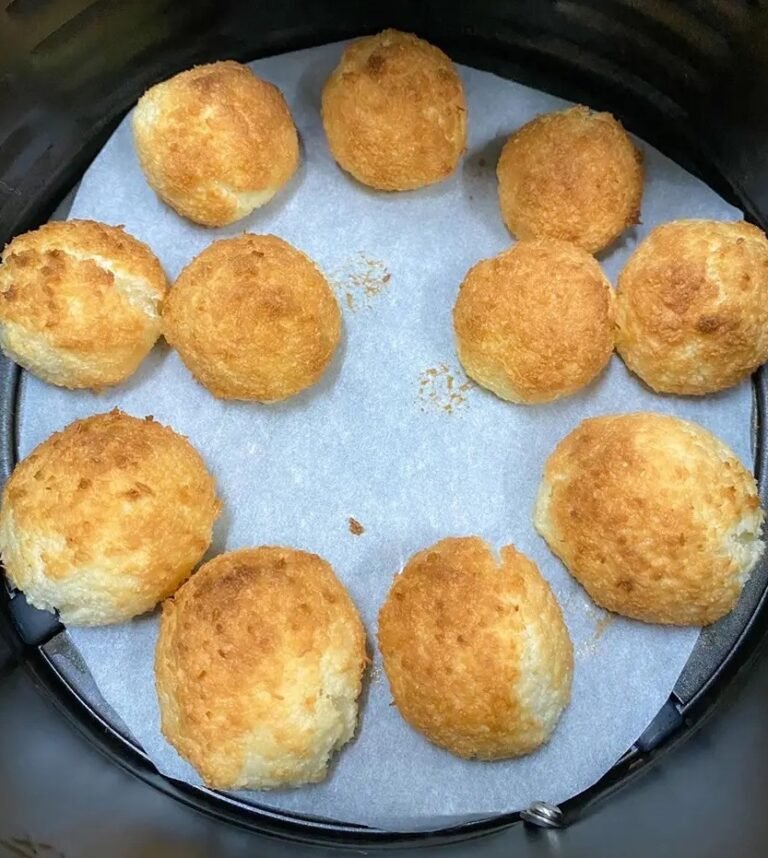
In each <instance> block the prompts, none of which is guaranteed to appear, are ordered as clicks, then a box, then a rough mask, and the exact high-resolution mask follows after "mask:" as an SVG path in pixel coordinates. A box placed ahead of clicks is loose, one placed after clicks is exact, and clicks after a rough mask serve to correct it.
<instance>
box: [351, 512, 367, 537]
mask: <svg viewBox="0 0 768 858" xmlns="http://www.w3.org/2000/svg"><path fill="white" fill-rule="evenodd" d="M349 532H350V533H351V534H352V535H353V536H361V535H362V534H363V533H365V528H364V527H363V525H362V524H360V522H359V521H358V520H357V519H356V518H352V516H350V517H349Z"/></svg>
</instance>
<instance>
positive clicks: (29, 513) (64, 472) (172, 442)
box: [0, 410, 220, 626]
mask: <svg viewBox="0 0 768 858" xmlns="http://www.w3.org/2000/svg"><path fill="white" fill-rule="evenodd" d="M219 509H220V504H219V502H218V501H217V499H216V487H215V485H214V482H213V478H212V477H211V475H210V474H209V473H208V471H207V470H206V467H205V464H204V462H203V460H202V459H201V458H200V456H199V454H198V453H197V451H196V450H195V449H194V447H193V446H192V445H191V444H190V443H189V442H188V441H187V439H186V438H184V437H183V436H181V435H177V434H176V433H175V432H174V431H173V430H172V429H169V428H167V427H165V426H162V425H161V424H160V423H157V422H155V421H154V420H153V419H152V418H151V417H147V418H145V419H143V420H141V419H139V418H137V417H131V416H129V415H128V414H123V413H122V412H121V411H117V410H115V411H111V412H109V413H108V414H97V415H95V416H93V417H88V418H86V419H85V420H77V421H75V422H74V423H71V424H70V425H69V426H67V427H66V429H64V430H62V431H61V432H56V433H55V434H54V435H51V437H50V438H48V440H46V441H44V442H43V443H42V444H40V445H39V446H38V447H37V448H35V450H34V451H33V452H32V453H30V454H29V456H27V458H26V459H24V460H23V461H21V462H19V464H18V465H16V467H15V469H14V471H13V473H12V474H11V477H10V479H9V480H8V482H7V483H6V485H5V491H4V492H3V502H2V509H1V510H0V553H1V554H2V559H3V564H4V566H5V571H6V574H7V575H8V578H9V579H10V581H11V583H12V584H13V585H14V586H16V587H18V588H19V589H20V590H23V591H24V594H25V595H26V597H27V601H28V602H30V603H31V604H32V605H34V606H35V607H37V608H42V609H43V610H48V611H53V610H58V612H59V614H60V616H61V620H62V622H64V623H65V624H67V625H80V626H98V625H104V624H106V623H119V622H123V621H125V620H129V619H130V618H131V617H134V616H137V615H138V614H142V613H144V612H145V611H149V610H151V609H152V608H154V606H155V605H156V604H157V603H158V602H160V601H161V600H162V599H164V598H165V597H166V596H169V595H170V594H171V593H173V591H174V590H175V589H176V588H177V587H178V586H179V584H181V582H182V581H183V580H184V579H185V578H186V577H187V576H188V575H189V574H190V572H191V571H192V569H193V567H194V566H195V564H196V563H198V562H199V561H200V559H201V558H202V556H203V554H204V553H205V551H206V550H207V548H208V546H209V545H210V542H211V531H212V528H213V523H214V521H215V520H216V517H217V516H218V514H219Z"/></svg>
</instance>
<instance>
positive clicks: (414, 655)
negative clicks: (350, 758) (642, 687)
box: [379, 536, 573, 760]
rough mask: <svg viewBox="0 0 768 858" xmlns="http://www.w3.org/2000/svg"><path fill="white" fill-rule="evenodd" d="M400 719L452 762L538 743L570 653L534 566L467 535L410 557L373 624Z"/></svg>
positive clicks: (566, 691)
mask: <svg viewBox="0 0 768 858" xmlns="http://www.w3.org/2000/svg"><path fill="white" fill-rule="evenodd" d="M379 647H380V648H381V652H382V655H383V657H384V669H385V671H386V673H387V678H388V679H389V684H390V687H391V689H392V694H393V696H394V699H395V704H396V705H397V708H398V710H399V711H400V714H401V715H402V716H403V718H405V720H406V721H407V722H408V723H409V724H410V725H411V726H412V727H414V728H415V729H416V730H418V731H419V732H421V733H423V734H424V735H425V736H426V737H427V739H429V740H430V741H431V742H434V743H435V744H436V745H440V746H441V747H443V748H446V749H447V750H449V751H451V752H452V753H454V754H457V755H458V756H460V757H474V758H477V759H481V760H498V759H504V758H507V757H516V756H520V755H522V754H528V753H530V752H531V751H534V750H535V749H536V748H538V747H539V746H540V745H542V744H543V743H544V742H546V741H547V739H548V738H549V737H550V735H551V734H552V731H553V730H554V729H555V725H556V724H557V722H558V720H559V718H560V715H561V713H562V711H563V709H564V708H565V707H566V706H567V705H568V702H569V700H570V693H571V675H572V671H573V650H572V646H571V640H570V638H569V636H568V630H567V628H566V626H565V623H564V622H563V617H562V614H561V612H560V607H559V605H558V604H557V601H556V600H555V597H554V596H553V595H552V592H551V590H550V588H549V585H548V584H547V582H546V581H545V580H544V579H543V578H542V577H541V574H540V573H539V570H538V569H537V568H536V565H535V564H534V563H533V562H532V561H530V560H529V559H528V558H527V557H525V556H524V555H523V554H521V553H520V552H519V551H517V550H516V549H515V548H514V547H513V546H511V545H507V546H506V547H504V548H502V549H501V551H500V554H499V556H496V555H495V553H494V552H493V551H492V550H491V549H490V547H489V546H488V545H487V543H485V542H484V541H483V540H482V539H480V538H479V537H476V536H472V537H464V538H451V539H443V540H442V541H441V542H438V543H437V544H435V545H433V546H432V547H430V548H427V549H425V550H424V551H420V552H419V553H418V554H415V555H414V556H413V557H412V558H411V559H410V560H409V561H408V563H407V564H406V566H405V568H404V569H403V571H402V572H401V573H400V574H399V575H398V576H397V577H396V578H395V581H394V583H393V585H392V588H391V590H390V591H389V595H388V596H387V600H386V602H385V603H384V605H383V606H382V608H381V611H380V613H379Z"/></svg>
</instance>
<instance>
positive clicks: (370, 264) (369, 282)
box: [329, 250, 392, 313]
mask: <svg viewBox="0 0 768 858" xmlns="http://www.w3.org/2000/svg"><path fill="white" fill-rule="evenodd" d="M329 279H330V281H331V283H332V284H333V286H334V288H335V289H336V292H337V294H338V295H339V297H340V298H342V299H343V300H344V303H345V304H346V306H347V309H349V310H350V311H351V312H353V313H356V312H357V311H358V310H362V309H368V308H370V306H371V304H372V302H373V300H374V299H375V298H376V296H377V295H379V294H380V293H381V292H382V291H383V290H384V289H386V288H387V286H388V285H389V282H390V280H391V279H392V274H391V273H390V271H389V269H388V268H387V266H386V265H385V264H384V263H383V262H382V261H381V260H380V259H374V258H373V257H372V256H370V255H369V254H368V253H366V252H365V251H363V250H358V251H357V253H355V254H353V255H352V256H351V257H350V258H349V259H348V260H347V261H346V262H345V263H344V264H343V265H341V266H340V268H339V269H337V270H336V271H334V272H332V273H331V276H330V278H329Z"/></svg>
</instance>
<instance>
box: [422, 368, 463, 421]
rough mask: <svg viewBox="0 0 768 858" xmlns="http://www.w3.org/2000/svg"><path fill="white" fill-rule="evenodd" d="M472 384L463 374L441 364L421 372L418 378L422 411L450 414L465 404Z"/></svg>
mask: <svg viewBox="0 0 768 858" xmlns="http://www.w3.org/2000/svg"><path fill="white" fill-rule="evenodd" d="M474 386H475V385H474V382H472V381H471V380H470V379H469V378H467V377H466V376H465V375H464V374H463V373H459V372H458V371H456V370H451V369H450V367H449V366H448V365H447V364H444V363H441V364H438V365H437V366H432V367H429V369H425V370H423V371H422V373H421V376H420V377H419V399H420V400H421V410H422V411H435V410H437V411H444V412H445V413H446V414H452V413H453V412H454V411H456V410H458V409H459V408H463V407H465V406H466V404H467V395H468V394H469V391H470V390H471V389H472V388H473V387H474Z"/></svg>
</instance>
